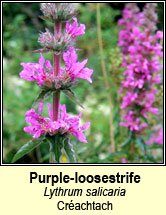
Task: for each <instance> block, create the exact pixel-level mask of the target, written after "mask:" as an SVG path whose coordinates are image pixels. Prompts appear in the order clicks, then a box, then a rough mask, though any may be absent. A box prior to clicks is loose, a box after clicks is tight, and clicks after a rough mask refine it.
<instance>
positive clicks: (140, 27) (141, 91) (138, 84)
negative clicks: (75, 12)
mask: <svg viewBox="0 0 166 215" xmlns="http://www.w3.org/2000/svg"><path fill="white" fill-rule="evenodd" d="M156 6H157V4H155V3H147V4H146V5H145V7H144V9H143V11H142V12H140V11H139V9H138V7H137V5H136V4H135V3H128V4H126V7H125V9H124V10H123V18H122V19H121V20H119V25H120V27H121V30H120V32H119V44H118V45H119V46H120V47H121V51H122V53H123V64H122V67H125V68H126V70H125V72H124V73H123V76H124V81H122V82H121V84H122V87H121V89H120V93H121V94H123V95H124V97H123V103H122V105H121V109H122V111H123V113H124V114H123V121H122V122H121V123H120V125H121V126H125V127H127V128H128V129H129V137H128V139H127V140H126V141H125V143H124V144H122V145H123V146H125V145H127V144H131V145H132V142H137V143H138V144H139V145H142V146H145V143H144V141H143V139H142V138H141V134H142V132H143V131H144V129H145V128H146V127H148V113H152V114H158V113H159V110H158V108H156V107H153V103H154V101H155V94H156V93H157V89H156V85H158V84H161V74H160V73H159V71H160V70H161V69H162V65H161V64H160V58H161V57H162V55H163V53H162V46H161V45H160V43H159V42H160V40H161V39H163V33H162V32H161V31H157V32H156V29H157V28H156V22H157V14H156V12H155V10H156ZM131 148H132V150H131V152H132V153H133V152H134V147H133V146H132V147H131Z"/></svg>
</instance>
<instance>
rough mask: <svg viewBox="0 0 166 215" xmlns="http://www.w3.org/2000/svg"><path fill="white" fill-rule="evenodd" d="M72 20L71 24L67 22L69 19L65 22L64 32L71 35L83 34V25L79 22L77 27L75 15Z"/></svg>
mask: <svg viewBox="0 0 166 215" xmlns="http://www.w3.org/2000/svg"><path fill="white" fill-rule="evenodd" d="M73 21H74V22H73V24H72V25H70V24H69V21H67V22H66V33H68V34H69V35H71V36H72V37H76V36H81V35H84V34H85V25H84V24H80V26H79V27H78V22H77V18H76V17H74V18H73Z"/></svg>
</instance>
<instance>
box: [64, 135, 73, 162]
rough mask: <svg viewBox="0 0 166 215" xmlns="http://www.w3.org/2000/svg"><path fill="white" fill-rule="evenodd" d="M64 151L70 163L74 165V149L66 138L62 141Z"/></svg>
mask: <svg viewBox="0 0 166 215" xmlns="http://www.w3.org/2000/svg"><path fill="white" fill-rule="evenodd" d="M64 150H65V152H66V155H67V157H68V160H69V161H70V163H76V156H75V152H74V148H73V145H72V143H71V142H70V139H69V138H68V137H67V138H66V139H65V140H64Z"/></svg>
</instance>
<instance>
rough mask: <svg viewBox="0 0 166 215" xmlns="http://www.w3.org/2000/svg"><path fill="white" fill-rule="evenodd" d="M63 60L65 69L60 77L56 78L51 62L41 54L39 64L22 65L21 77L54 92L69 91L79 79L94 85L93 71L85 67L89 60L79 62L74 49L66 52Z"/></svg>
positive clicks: (62, 69) (71, 48)
mask: <svg viewBox="0 0 166 215" xmlns="http://www.w3.org/2000/svg"><path fill="white" fill-rule="evenodd" d="M63 59H64V63H65V68H61V71H60V74H59V75H58V76H54V74H53V69H52V65H51V63H50V61H49V60H46V61H45V59H44V57H43V55H42V54H40V59H39V62H38V63H21V65H22V66H23V70H22V71H21V72H20V77H21V78H23V79H24V80H27V81H36V82H37V84H38V85H39V86H40V87H42V88H48V89H52V90H57V89H61V90H64V89H69V88H71V87H72V86H75V85H76V83H77V82H78V79H86V80H88V81H89V82H90V83H92V80H91V75H92V73H93V70H92V69H89V68H87V67H85V65H86V63H87V61H88V60H87V59H86V60H84V61H82V62H77V54H76V50H75V48H74V47H70V49H69V50H68V51H67V52H64V54H63ZM48 71H49V72H48Z"/></svg>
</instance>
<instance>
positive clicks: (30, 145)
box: [12, 138, 43, 163]
mask: <svg viewBox="0 0 166 215" xmlns="http://www.w3.org/2000/svg"><path fill="white" fill-rule="evenodd" d="M42 141H43V139H42V138H39V139H32V140H30V141H29V142H28V143H26V144H25V145H23V146H22V147H21V148H20V149H19V150H18V152H17V153H16V154H15V155H14V157H13V160H12V163H14V162H16V161H17V160H18V159H20V158H22V157H23V156H24V155H26V154H27V153H29V152H31V151H32V150H33V149H35V148H36V147H37V146H39V145H40V144H41V143H42Z"/></svg>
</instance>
